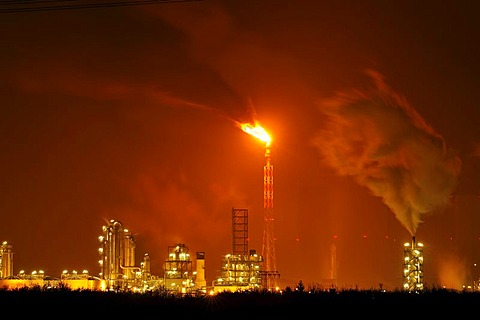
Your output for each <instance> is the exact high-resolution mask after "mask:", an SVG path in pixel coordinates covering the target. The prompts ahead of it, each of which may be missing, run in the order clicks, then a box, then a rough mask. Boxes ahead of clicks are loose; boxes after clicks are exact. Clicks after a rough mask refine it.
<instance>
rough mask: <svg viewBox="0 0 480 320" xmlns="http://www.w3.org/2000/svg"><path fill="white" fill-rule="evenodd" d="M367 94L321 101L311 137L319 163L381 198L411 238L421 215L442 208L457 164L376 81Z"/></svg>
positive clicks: (395, 96) (422, 124)
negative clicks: (318, 124) (318, 125)
mask: <svg viewBox="0 0 480 320" xmlns="http://www.w3.org/2000/svg"><path fill="white" fill-rule="evenodd" d="M368 74H369V75H370V76H372V78H373V80H374V82H375V86H374V87H373V88H372V89H371V90H365V91H361V90H352V91H351V92H342V93H338V94H337V95H336V96H334V97H333V98H331V99H328V100H326V101H323V102H322V103H321V105H320V110H321V112H322V113H323V114H324V115H325V116H326V123H325V127H324V128H323V129H322V130H321V131H320V132H319V134H318V136H316V137H315V140H314V143H315V145H316V146H317V147H318V149H319V151H320V153H321V155H322V158H323V160H324V161H325V162H326V164H328V165H329V166H331V167H333V168H334V169H336V171H337V172H338V173H339V174H340V175H346V176H352V177H353V178H354V179H355V180H356V181H357V182H358V183H359V184H360V185H363V186H366V187H367V188H368V189H370V191H371V192H372V193H373V194H374V195H375V196H378V197H381V198H382V199H383V202H384V203H385V204H386V205H387V206H388V207H389V208H390V209H391V210H392V211H393V212H394V214H395V216H396V218H397V219H398V220H399V221H400V222H401V223H402V225H403V226H405V228H406V229H407V230H408V231H409V232H410V234H411V235H412V236H414V235H415V233H416V231H417V229H418V227H419V225H420V224H421V223H422V222H423V216H424V215H425V214H428V213H433V212H435V211H436V210H438V209H440V208H442V207H443V206H444V205H446V204H447V202H448V199H449V197H450V195H451V193H452V191H453V189H454V188H455V187H456V185H457V177H458V174H459V172H460V168H461V160H460V159H459V158H458V157H457V156H456V155H454V154H453V152H452V151H451V150H449V149H448V148H447V147H446V145H445V142H444V139H443V138H442V137H441V136H440V135H439V134H437V133H436V132H434V130H433V129H432V128H431V127H430V126H428V125H427V124H426V123H425V121H424V120H423V119H422V118H421V116H420V115H419V114H418V113H417V112H416V111H415V110H414V109H413V108H412V107H411V106H410V105H409V104H408V103H407V102H406V101H405V100H404V99H403V98H402V97H401V96H399V95H398V94H397V93H395V92H394V91H393V90H392V89H391V88H389V87H388V86H387V85H386V84H385V83H384V81H383V79H382V77H381V76H380V75H379V74H378V73H376V72H373V71H368Z"/></svg>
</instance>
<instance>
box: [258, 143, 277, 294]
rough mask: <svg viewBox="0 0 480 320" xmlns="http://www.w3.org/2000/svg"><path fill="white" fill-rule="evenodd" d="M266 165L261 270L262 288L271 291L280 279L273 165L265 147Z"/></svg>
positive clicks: (268, 148)
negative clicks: (274, 209) (262, 260)
mask: <svg viewBox="0 0 480 320" xmlns="http://www.w3.org/2000/svg"><path fill="white" fill-rule="evenodd" d="M265 160H266V164H265V166H264V167H263V182H264V183H263V209H264V222H263V223H264V230H263V247H262V256H263V259H264V263H263V270H262V288H264V289H267V290H272V289H274V290H275V289H276V288H277V283H276V279H277V278H279V277H280V274H279V273H278V271H277V263H276V257H275V236H274V229H273V222H274V218H273V165H272V164H271V150H270V146H269V145H268V144H267V145H266V147H265Z"/></svg>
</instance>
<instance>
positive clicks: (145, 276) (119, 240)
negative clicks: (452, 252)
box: [0, 124, 424, 295]
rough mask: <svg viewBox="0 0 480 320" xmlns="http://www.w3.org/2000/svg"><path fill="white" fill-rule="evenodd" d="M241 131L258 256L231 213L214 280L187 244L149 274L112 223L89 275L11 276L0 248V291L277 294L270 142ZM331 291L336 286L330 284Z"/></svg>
mask: <svg viewBox="0 0 480 320" xmlns="http://www.w3.org/2000/svg"><path fill="white" fill-rule="evenodd" d="M241 129H242V130H243V131H244V132H246V133H248V134H250V135H252V136H254V137H255V138H257V139H258V140H260V141H262V142H263V143H265V160H266V164H265V166H264V177H263V178H264V190H263V199H264V231H263V247H262V254H261V255H258V254H257V252H256V251H255V250H252V249H250V248H248V210H247V209H243V208H232V233H233V237H232V240H233V241H232V251H231V253H229V254H226V255H224V256H223V257H222V258H221V269H220V273H221V274H220V275H219V277H218V278H216V279H215V280H213V281H212V283H211V285H207V283H206V278H205V252H195V254H194V257H192V255H191V254H190V252H189V248H188V246H187V245H185V244H183V243H177V244H174V245H172V246H169V247H168V249H167V258H166V259H165V261H164V265H163V269H164V274H162V275H153V274H152V273H151V271H150V257H149V255H148V254H145V255H144V256H143V259H142V260H141V261H140V262H137V253H136V240H135V237H134V236H133V235H132V233H131V232H130V231H129V230H128V229H127V228H125V227H124V225H123V224H122V222H120V221H117V220H111V221H110V222H109V224H108V225H106V226H103V227H102V235H101V236H100V237H99V244H100V247H99V249H98V253H99V258H100V259H99V261H98V262H99V272H98V274H97V275H90V274H89V273H88V272H87V271H86V270H84V271H82V272H77V271H72V272H68V271H64V272H63V273H62V274H61V275H60V276H59V277H58V278H56V277H50V276H47V275H45V274H44V272H43V271H34V272H32V273H31V274H26V273H25V272H24V271H20V272H19V273H18V274H16V275H14V267H13V248H12V245H10V244H9V243H7V242H3V244H2V245H1V246H0V287H3V288H8V289H15V288H21V287H32V286H41V287H56V286H68V287H70V288H72V289H92V290H103V291H133V292H148V291H155V290H161V291H164V292H167V293H171V294H175V295H202V294H214V293H218V292H222V291H247V290H268V291H279V290H280V288H279V287H278V286H277V279H278V278H279V277H280V273H279V272H278V271H277V266H276V258H275V244H274V239H275V237H274V231H273V221H274V218H273V165H272V164H271V139H270V136H269V135H268V134H267V132H265V130H264V129H263V128H262V127H261V126H259V125H258V124H256V125H255V126H251V125H249V124H242V125H241ZM331 265H332V273H331V280H332V281H333V282H332V284H333V283H335V284H336V280H337V273H336V253H335V247H333V248H332V261H331ZM402 279H403V290H405V291H409V292H412V291H413V292H418V291H421V290H424V284H423V245H422V244H421V243H416V241H415V237H413V238H412V242H411V243H406V244H405V246H404V262H403V275H402ZM335 286H336V285H335Z"/></svg>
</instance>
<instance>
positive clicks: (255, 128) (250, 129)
mask: <svg viewBox="0 0 480 320" xmlns="http://www.w3.org/2000/svg"><path fill="white" fill-rule="evenodd" d="M240 128H241V129H242V130H243V131H244V132H246V133H248V134H249V135H252V136H254V137H255V138H257V139H258V140H260V141H263V142H265V146H266V147H269V146H270V144H271V143H272V138H271V137H270V135H269V134H268V133H267V131H265V129H264V128H263V127H262V126H261V125H260V124H259V123H258V122H256V123H255V125H251V124H250V123H242V124H240Z"/></svg>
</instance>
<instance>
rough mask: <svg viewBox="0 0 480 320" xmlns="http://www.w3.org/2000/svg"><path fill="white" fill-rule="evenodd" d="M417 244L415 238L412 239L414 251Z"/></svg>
mask: <svg viewBox="0 0 480 320" xmlns="http://www.w3.org/2000/svg"><path fill="white" fill-rule="evenodd" d="M416 246H417V245H416V243H415V236H413V237H412V250H413V249H415V247H416Z"/></svg>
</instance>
